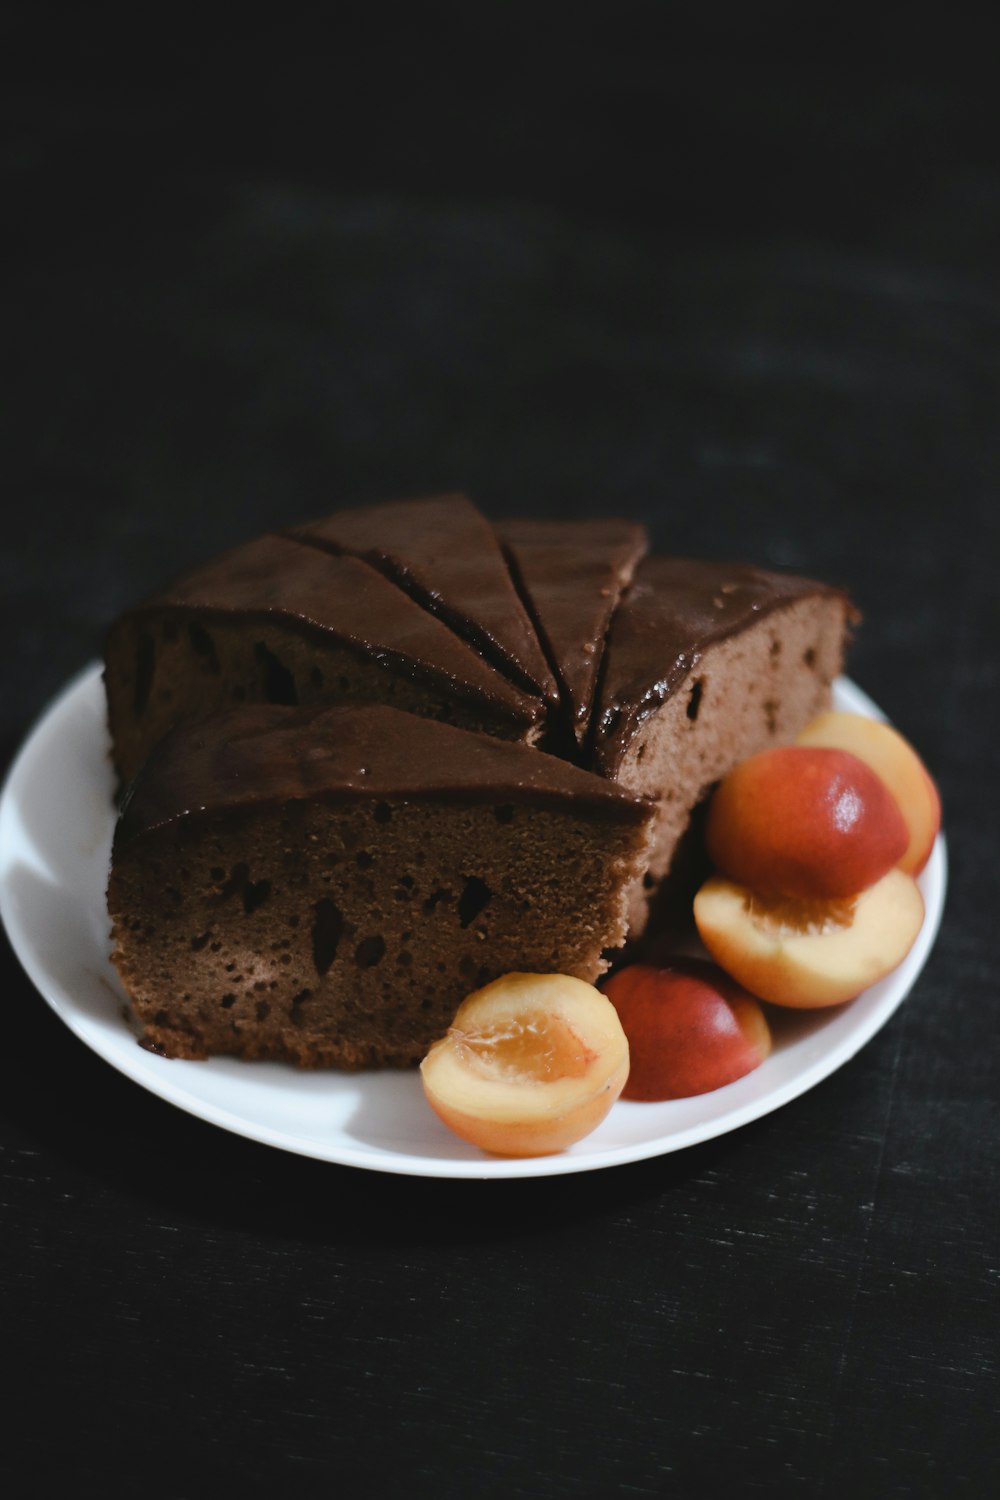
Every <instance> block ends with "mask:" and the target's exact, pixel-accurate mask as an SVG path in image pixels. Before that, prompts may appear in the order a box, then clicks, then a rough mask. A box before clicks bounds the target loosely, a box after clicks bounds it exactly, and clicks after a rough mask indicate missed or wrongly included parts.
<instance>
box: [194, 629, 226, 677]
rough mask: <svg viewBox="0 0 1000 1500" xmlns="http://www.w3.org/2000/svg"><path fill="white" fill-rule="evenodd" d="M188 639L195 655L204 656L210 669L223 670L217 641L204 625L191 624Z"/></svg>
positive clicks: (216, 671) (213, 670)
mask: <svg viewBox="0 0 1000 1500" xmlns="http://www.w3.org/2000/svg"><path fill="white" fill-rule="evenodd" d="M188 640H189V641H190V642H191V650H192V651H193V652H194V654H195V656H202V657H204V659H205V661H206V663H207V665H208V667H209V670H210V671H212V672H215V673H218V672H221V670H222V668H221V667H220V666H219V658H218V656H217V655H216V651H215V642H214V641H213V640H212V637H211V636H210V635H209V633H208V631H207V630H206V629H205V627H204V625H189V626H188Z"/></svg>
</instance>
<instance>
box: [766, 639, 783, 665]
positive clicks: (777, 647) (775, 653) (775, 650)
mask: <svg viewBox="0 0 1000 1500" xmlns="http://www.w3.org/2000/svg"><path fill="white" fill-rule="evenodd" d="M769 654H770V656H771V659H772V661H774V660H777V658H778V657H779V656H780V655H781V642H780V641H779V640H777V639H775V640H773V641H772V642H771V650H770V653H769Z"/></svg>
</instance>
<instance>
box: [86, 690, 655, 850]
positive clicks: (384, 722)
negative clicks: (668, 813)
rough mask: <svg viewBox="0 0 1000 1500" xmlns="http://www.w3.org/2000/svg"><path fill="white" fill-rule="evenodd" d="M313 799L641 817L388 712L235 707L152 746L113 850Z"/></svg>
mask: <svg viewBox="0 0 1000 1500" xmlns="http://www.w3.org/2000/svg"><path fill="white" fill-rule="evenodd" d="M313 798H322V799H323V800H325V801H327V802H332V803H351V802H358V801H362V800H364V801H375V802H379V801H386V802H391V801H413V800H427V801H435V802H452V803H456V802H457V803H475V804H480V803H485V804H487V805H490V804H492V805H496V806H500V807H503V806H505V805H506V804H509V803H513V804H516V805H517V806H524V805H528V806H532V807H539V808H548V809H553V810H556V811H560V810H563V811H566V810H572V811H573V812H574V813H577V812H581V811H585V812H588V813H590V814H591V815H593V816H595V817H597V818H601V819H606V820H607V821H608V822H609V823H615V824H621V825H625V826H633V827H638V826H640V825H641V824H642V823H644V822H645V821H646V819H647V818H648V817H649V816H650V815H651V804H650V803H649V802H648V801H647V800H646V799H644V798H642V797H639V796H636V795H633V794H632V793H629V792H625V791H622V790H621V789H620V788H619V787H617V786H615V785H614V784H613V783H612V782H609V781H605V780H604V779H603V778H601V777H598V776H593V775H591V774H590V772H588V771H582V770H580V769H578V768H577V767H576V766H571V765H568V764H567V763H566V762H565V761H562V760H558V759H556V758H555V757H554V756H551V755H546V754H545V753H544V752H543V751H541V750H535V749H532V748H530V747H529V746H526V745H520V744H512V743H510V742H507V741H504V740H497V739H493V738H492V737H491V736H489V735H484V734H474V733H472V732H470V731H468V730H462V729H456V728H454V727H453V726H452V725H449V724H439V723H437V722H435V721H434V720H431V719H424V718H418V717H416V716H415V715H413V714H408V713H403V712H402V711H401V710H399V709H395V708H388V707H385V706H383V705H367V704H357V705H353V704H349V705H342V706H339V707H335V708H330V707H325V706H317V705H312V706H311V707H308V708H285V707H281V706H279V705H275V704H245V705H242V706H241V707H239V708H235V709H229V710H226V711H225V712H223V713H219V714H213V715H212V716H211V717H210V718H208V719H204V720H202V721H201V722H200V723H198V724H190V723H189V724H186V725H182V726H180V727H178V728H177V729H174V730H173V731H172V732H171V733H170V734H169V735H168V736H167V737H166V738H165V739H164V740H162V741H161V742H160V744H159V745H158V746H157V748H156V749H155V750H154V751H153V753H152V755H151V756H150V758H149V760H148V762H147V763H146V766H145V768H144V770H143V771H142V772H141V773H140V775H139V776H138V777H137V778H136V780H135V781H134V782H133V784H132V786H131V788H130V790H129V793H128V795H127V797H126V800H125V803H124V806H123V809H122V814H121V817H120V819H119V822H118V827H117V830H116V833H115V846H116V849H119V848H121V847H123V846H124V845H126V844H128V843H129V842H131V841H132V840H134V839H136V838H138V837H140V836H141V835H142V834H144V833H147V832H149V831H150V830H151V829H154V828H158V827H162V826H163V825H165V824H169V823H174V822H177V821H179V820H182V819H186V818H191V817H195V818H197V817H200V816H203V815H204V816H214V815H219V814H225V813H227V812H229V811H231V810H233V809H237V808H247V807H257V806H273V805H281V804H284V803H287V802H295V801H302V800H305V799H313ZM567 878H572V872H571V871H567Z"/></svg>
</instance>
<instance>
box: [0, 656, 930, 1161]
mask: <svg viewBox="0 0 1000 1500" xmlns="http://www.w3.org/2000/svg"><path fill="white" fill-rule="evenodd" d="M101 673H102V664H101V662H100V661H92V662H90V663H88V665H87V666H85V667H84V668H82V669H81V670H80V671H79V672H77V673H76V674H74V676H73V677H72V678H70V679H69V681H68V682H67V683H66V684H65V685H64V687H63V688H62V689H61V690H60V691H59V692H58V693H57V694H56V695H55V697H54V698H52V699H51V700H50V702H49V703H48V704H47V706H46V707H45V708H44V709H43V710H42V712H41V713H40V714H39V716H38V717H37V719H36V720H35V722H34V723H33V725H32V726H31V728H30V729H29V731H28V733H27V734H26V736H25V737H24V739H23V741H22V743H21V745H20V748H19V749H18V750H17V752H16V753H15V755H14V757H13V759H12V761H11V764H10V766H9V768H8V771H7V774H6V776H5V778H4V781H3V786H2V788H0V919H2V921H3V925H4V928H5V929H6V932H7V937H8V940H9V942H10V944H11V948H12V949H13V951H14V954H15V956H16V957H17V959H18V962H19V963H20V964H21V967H22V968H23V969H24V971H25V973H26V974H27V976H28V978H29V979H30V981H31V983H32V984H33V985H34V987H35V989H36V990H38V992H39V994H40V995H41V996H42V998H43V999H44V1000H45V1002H46V1003H47V1004H48V1005H49V1007H50V1009H52V1010H53V1011H54V1012H55V1014H56V1015H57V1016H58V1017H59V1019H60V1020H61V1021H62V1022H63V1024H64V1025H66V1026H67V1027H68V1029H69V1030H70V1031H71V1032H72V1033H73V1034H74V1035H75V1036H76V1037H77V1038H78V1040H80V1041H81V1042H83V1044H84V1045H85V1046H87V1047H88V1048H89V1050H91V1051H92V1052H94V1053H96V1054H97V1056H99V1057H100V1058H101V1059H102V1060H103V1061H104V1062H106V1063H108V1064H110V1065H111V1066H112V1067H114V1068H115V1069H116V1071H118V1072H119V1073H121V1074H123V1075H124V1076H125V1077H127V1078H129V1079H130V1080H131V1081H132V1082H133V1083H136V1084H138V1085H139V1087H141V1088H144V1089H146V1090H147V1091H148V1092H150V1093H152V1094H154V1095H155V1096H157V1097H159V1098H161V1099H163V1100H164V1101H165V1102H166V1103H169V1104H172V1105H173V1106H174V1107H176V1108H179V1109H182V1110H184V1111H185V1113H188V1114H192V1115H194V1116H195V1117H197V1118H199V1119H202V1120H204V1121H206V1122H207V1123H209V1124H213V1125H216V1126H218V1127H219V1128H221V1129H223V1130H227V1131H229V1132H230V1133H232V1134H236V1135H240V1136H243V1137H244V1138H246V1139H249V1140H253V1141H256V1142H257V1143H258V1144H261V1145H265V1146H271V1147H273V1148H274V1149H277V1150H283V1151H288V1152H291V1153H293V1154H296V1155H300V1156H306V1157H309V1158H311V1159H313V1160H318V1161H322V1162H325V1163H328V1164H332V1165H338V1166H346V1167H351V1168H356V1169H359V1170H368V1171H379V1172H383V1173H389V1174H393V1175H400V1176H409V1177H413V1176H417V1177H435V1178H439V1179H448V1180H460V1179H475V1180H480V1181H486V1180H489V1181H510V1180H523V1179H525V1178H535V1177H550V1176H561V1175H568V1174H573V1173H579V1172H590V1171H599V1170H604V1169H606V1168H610V1167H614V1166H622V1165H627V1164H629V1163H631V1162H638V1161H646V1160H650V1159H651V1158H653V1157H657V1156H665V1155H672V1154H673V1153H674V1152H676V1151H680V1150H686V1149H687V1148H688V1147H690V1146H694V1145H698V1144H701V1143H702V1142H705V1141H709V1140H713V1139H717V1138H718V1137H719V1136H722V1135H727V1134H730V1133H732V1132H733V1131H735V1130H739V1129H741V1128H742V1127H743V1126H744V1125H747V1124H750V1123H752V1121H754V1120H756V1119H761V1118H763V1117H764V1116H765V1115H768V1114H772V1113H774V1112H775V1111H776V1110H778V1109H781V1108H783V1107H784V1105H786V1104H789V1103H791V1102H792V1101H793V1100H794V1099H796V1098H798V1097H800V1096H801V1095H802V1094H804V1093H807V1092H809V1091H810V1090H811V1089H813V1088H815V1087H816V1086H817V1085H818V1084H820V1083H822V1082H823V1081H824V1079H826V1078H828V1077H829V1076H830V1075H831V1074H833V1073H834V1072H836V1071H837V1070H838V1069H839V1068H841V1067H843V1066H844V1065H845V1064H846V1063H848V1062H850V1061H851V1059H852V1058H853V1057H854V1056H856V1054H857V1053H858V1052H859V1051H860V1050H861V1048H862V1047H864V1046H865V1045H866V1044H867V1043H868V1042H869V1041H870V1040H871V1039H872V1037H873V1036H874V1035H875V1034H876V1032H878V1031H879V1030H881V1028H882V1027H883V1026H884V1025H885V1024H886V1023H887V1022H888V1021H889V1020H890V1018H891V1017H892V1015H893V1014H894V1013H895V1012H896V1010H897V1009H898V1008H899V1006H900V1005H901V1004H902V1002H903V1000H904V999H905V998H906V997H907V995H908V994H909V992H910V990H911V989H912V987H913V985H914V983H915V981H916V979H917V977H918V976H919V974H920V972H921V970H922V969H923V967H924V965H925V963H926V961H927V958H928V956H929V954H930V952H931V950H932V948H933V946H934V942H935V940H936V938H937V934H938V931H939V930H940V926H941V920H942V916H943V912H944V907H945V903H946V896H947V873H948V872H947V863H948V862H947V842H946V838H945V835H944V833H943V832H941V833H939V834H938V836H937V839H936V841H935V846H934V849H933V851H932V854H931V858H930V860H929V861H928V864H927V866H926V868H925V870H924V872H923V874H922V876H921V879H920V883H921V889H922V891H923V894H924V903H925V916H924V922H923V925H922V927H921V930H920V933H919V934H918V936H917V940H916V942H915V943H914V945H913V947H912V948H911V949H910V952H909V953H908V954H907V956H906V958H905V959H904V960H903V962H902V963H901V964H900V965H899V967H898V968H897V969H896V970H894V971H893V973H892V974H891V975H890V976H888V980H884V981H882V985H886V984H887V983H888V981H892V983H891V985H890V989H889V991H888V993H886V994H884V995H883V996H882V997H881V998H880V999H879V1000H878V1001H877V1002H876V1003H874V1004H872V1005H871V1006H870V1007H869V1009H868V1012H867V1014H866V1015H865V1016H864V1018H863V1019H862V1020H861V1021H860V1022H859V1024H858V1025H857V1026H856V1027H852V1028H850V1029H849V1031H848V1034H847V1036H846V1037H845V1038H844V1039H843V1040H842V1041H841V1043H840V1045H839V1046H838V1047H834V1048H832V1049H831V1051H830V1053H821V1054H820V1055H819V1056H818V1057H816V1058H815V1059H814V1060H813V1061H812V1062H811V1063H810V1064H809V1065H807V1066H805V1067H803V1068H802V1069H801V1070H800V1071H799V1072H797V1073H795V1074H794V1075H793V1076H791V1077H789V1078H787V1079H786V1080H785V1081H784V1083H783V1084H780V1085H776V1086H775V1087H773V1088H772V1090H771V1091H770V1092H768V1093H766V1094H765V1095H763V1096H762V1097H755V1098H751V1099H749V1100H748V1101H746V1102H745V1103H744V1104H743V1105H742V1106H739V1105H738V1106H736V1107H734V1108H733V1109H732V1110H730V1111H728V1112H727V1111H725V1110H723V1111H722V1112H721V1113H719V1114H717V1115H714V1116H712V1117H711V1118H709V1119H708V1120H703V1121H701V1122H699V1123H697V1124H693V1125H689V1126H688V1127H687V1128H686V1129H681V1130H679V1131H676V1132H671V1133H669V1134H668V1135H657V1136H651V1137H650V1138H649V1139H648V1140H643V1141H638V1142H637V1141H632V1142H629V1143H627V1144H624V1145H618V1146H614V1147H608V1148H605V1149H604V1150H603V1151H602V1152H601V1153H600V1154H593V1153H591V1154H589V1155H588V1153H587V1151H586V1147H585V1143H584V1142H581V1143H579V1146H580V1147H582V1148H583V1149H577V1148H570V1151H568V1152H562V1153H559V1154H557V1155H553V1156H545V1157H517V1158H504V1157H488V1156H486V1155H485V1154H483V1155H476V1156H473V1157H470V1156H467V1155H464V1154H463V1155H460V1156H455V1157H436V1156H404V1155H399V1154H397V1153H394V1152H392V1151H391V1150H387V1149H385V1148H381V1147H378V1146H373V1145H358V1146H357V1147H352V1146H350V1145H338V1146H337V1147H336V1149H331V1148H330V1146H329V1145H328V1144H327V1143H325V1142H322V1141H320V1140H318V1139H312V1138H310V1137H309V1136H307V1135H305V1134H302V1133H299V1134H292V1133H289V1132H287V1131H284V1130H281V1129H278V1128H274V1127H272V1126H267V1125H265V1124H262V1123H260V1122H259V1121H255V1120H254V1119H252V1118H248V1117H247V1116H245V1115H243V1114H238V1113H234V1112H233V1111H232V1110H228V1109H226V1108H225V1107H224V1106H221V1105H219V1104H217V1103H214V1102H212V1101H208V1100H205V1099H202V1098H199V1097H197V1096H196V1095H194V1094H192V1093H191V1092H190V1091H189V1090H186V1089H185V1088H184V1086H183V1083H182V1082H180V1081H176V1079H175V1078H174V1077H172V1076H171V1074H170V1073H168V1072H167V1071H166V1069H168V1068H179V1067H194V1068H197V1069H199V1070H200V1069H203V1068H212V1066H213V1063H217V1064H218V1063H232V1062H233V1060H232V1059H209V1060H207V1061H206V1062H194V1063H182V1062H179V1061H178V1060H174V1059H165V1058H157V1057H154V1055H153V1054H151V1053H150V1052H148V1051H145V1050H144V1049H142V1048H141V1047H139V1046H138V1044H137V1042H136V1038H135V1033H134V1032H133V1031H131V1030H130V1029H129V1028H128V1027H127V1026H126V1025H125V1023H124V1022H123V1032H122V1036H121V1038H120V1039H119V1042H118V1043H116V1044H115V1045H113V1046H108V1045H106V1044H105V1042H104V1038H103V1037H102V1035H101V1033H100V1031H99V1030H97V1029H95V1028H94V1027H92V1026H90V1025H88V1024H87V1018H86V1017H85V1016H84V1015H82V1014H81V1012H80V1010H79V1007H78V1004H75V1003H74V1000H73V997H72V995H71V994H67V993H65V992H64V991H63V988H62V986H61V985H60V984H58V983H57V982H55V981H54V980H53V976H52V975H51V973H50V972H49V971H48V970H47V969H46V968H45V966H44V964H43V963H41V961H40V959H39V956H38V953H37V951H36V950H37V942H36V941H34V940H33V939H32V936H31V933H30V931H28V929H27V928H26V926H25V924H23V923H22V921H21V919H20V916H19V914H18V913H17V911H16V910H15V909H14V905H13V902H12V899H11V897H10V896H9V893H8V881H7V852H8V851H7V846H8V842H9V839H10V835H9V824H10V821H11V818H12V817H13V816H14V813H15V811H16V808H17V798H18V792H19V789H20V787H21V785H22V783H23V781H24V779H25V778H26V776H27V774H28V773H29V771H30V769H31V768H32V766H33V764H34V762H35V759H36V758H37V756H38V755H39V754H40V753H41V750H42V748H43V746H44V745H45V744H46V742H47V740H48V737H49V736H50V735H51V734H52V733H53V732H54V731H55V730H56V729H57V728H58V726H59V724H60V721H61V720H62V719H63V717H64V716H66V715H69V714H72V711H73V710H74V709H77V710H79V708H80V707H82V706H83V705H84V704H85V702H86V701H87V699H88V697H89V696H90V695H92V694H93V693H94V692H95V690H100V679H101ZM835 690H836V692H837V694H838V695H839V696H840V697H841V698H846V699H847V700H848V702H849V704H850V707H851V710H852V711H856V712H861V713H865V714H867V715H868V716H869V717H872V718H876V719H879V720H882V721H884V722H888V720H887V716H886V715H885V713H884V712H883V711H882V710H881V708H879V706H878V705H877V704H876V703H875V702H874V701H873V700H872V699H871V698H870V697H869V696H868V694H867V693H865V692H864V691H863V689H861V688H860V687H858V686H857V684H856V683H854V682H853V681H852V680H851V679H850V678H848V677H845V676H841V677H838V679H837V680H836V684H835ZM110 815H111V814H110V809H109V816H110ZM108 946H109V948H110V944H109V945H108ZM105 962H106V964H107V968H108V978H109V981H110V982H111V983H112V984H113V986H115V987H119V981H118V979H117V976H116V975H115V973H114V970H113V969H112V968H111V965H110V962H109V961H108V960H107V959H106V960H105ZM871 993H872V992H871V991H865V992H864V994H863V995H862V996H859V997H858V999H857V1000H856V1001H851V1002H849V1005H851V1006H855V1005H857V1004H858V1003H859V1002H860V1001H861V1000H863V999H864V998H865V997H866V996H870V995H871ZM835 1009H836V1010H837V1011H840V1010H841V1009H842V1008H841V1007H836V1008H835ZM126 1041H127V1042H128V1043H129V1044H130V1045H128V1046H126V1045H123V1044H124V1043H125V1042H126ZM155 1064H159V1065H161V1067H160V1068H157V1067H156V1066H153V1065H155ZM239 1066H241V1067H242V1066H246V1064H239ZM263 1066H268V1067H276V1068H283V1067H288V1066H290V1065H284V1064H280V1063H275V1064H266V1065H263ZM762 1066H763V1067H766V1066H767V1064H766V1063H765V1064H763V1065H762ZM292 1071H293V1073H294V1072H295V1071H296V1070H292ZM182 1076H183V1075H182ZM351 1076H352V1079H353V1080H355V1081H356V1080H359V1079H363V1077H364V1075H358V1074H354V1075H351ZM375 1076H379V1075H375ZM748 1076H752V1075H748ZM740 1081H742V1080H740ZM740 1081H738V1083H739V1082H740ZM738 1083H737V1084H734V1085H729V1086H728V1087H729V1088H737V1087H738ZM715 1092H716V1093H717V1094H719V1093H722V1092H723V1091H721V1090H718V1091H715ZM702 1097H706V1096H702ZM623 1106H624V1107H626V1108H632V1109H642V1108H644V1107H645V1106H643V1105H641V1104H639V1105H636V1104H633V1103H631V1102H627V1101H622V1104H620V1105H617V1106H616V1108H621V1107H623ZM443 1128H444V1127H442V1129H443ZM457 1144H461V1145H462V1146H463V1147H464V1143H457ZM466 1149H468V1150H472V1149H473V1148H466ZM574 1150H576V1154H573V1153H574Z"/></svg>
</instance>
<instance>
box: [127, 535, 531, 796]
mask: <svg viewBox="0 0 1000 1500" xmlns="http://www.w3.org/2000/svg"><path fill="white" fill-rule="evenodd" d="M104 677H105V685H106V688H107V696H108V717H109V724H110V729H111V737H112V743H113V746H114V757H115V764H116V767H117V769H118V772H119V775H120V776H121V778H122V780H123V781H124V782H127V781H128V780H129V779H130V778H131V777H132V776H133V775H134V774H135V772H136V771H137V770H138V768H139V767H140V766H141V764H142V763H143V761H144V760H145V758H146V756H147V754H148V753H149V751H150V749H151V748H152V746H153V745H154V744H155V743H156V741H157V740H158V739H160V738H161V736H162V735H163V734H165V733H166V731H167V730H168V729H169V728H171V727H172V726H173V725H174V724H175V723H177V722H178V721H179V720H180V719H182V718H184V717H186V716H191V715H201V714H206V713H210V712H212V711H214V710H216V709H219V708H222V707H226V706H230V705H232V704H234V703H239V702H271V703H281V704H286V705H292V704H300V703H310V702H316V701H328V700H331V699H336V698H341V699H353V700H363V701H368V702H381V703H390V704H392V705H394V706H396V707H398V708H403V709H407V710H409V711H411V712H413V713H418V714H426V715H429V716H431V717H433V718H437V719H442V720H446V721H450V722H451V723H454V724H457V725H460V726H462V727H463V728H468V729H477V730H483V731H485V732H488V733H490V734H494V735H497V736H499V737H500V738H502V739H510V740H518V739H524V740H527V741H533V740H535V739H537V737H538V736H539V734H540V733H541V730H542V727H543V723H544V717H545V709H544V705H543V704H542V702H541V700H540V699H538V698H536V697H532V696H531V695H530V694H528V693H525V692H523V691H521V690H520V689H518V688H516V687H514V686H513V685H512V684H511V683H510V682H508V681H507V679H506V678H505V677H503V676H502V675H501V674H500V673H499V672H497V671H495V670H494V669H493V668H492V667H491V666H490V665H489V664H488V663H487V662H485V661H483V660H482V658H481V657H480V656H479V655H478V654H477V653H476V652H475V651H473V650H472V649H471V647H469V646H467V645H465V644H464V643H463V642H462V641H460V640H459V639H458V638H457V637H456V636H455V635H454V634H453V633H452V632H451V631H450V630H449V629H448V628H447V627H446V626H445V625H443V624H442V623H441V621H440V620H438V619H435V617H434V616H433V615H431V614H428V613H427V611H426V610H424V609H421V607H420V606H419V605H418V604H415V603H414V602H413V600H412V599H410V598H409V597H408V596H407V595H406V594H404V593H403V592H402V591H401V590H400V589H398V588H396V587H395V586H394V585H393V584H391V583H389V582H388V581H387V580H386V579H385V578H384V577H383V576H382V574H381V573H379V572H377V571H376V570H375V569H374V568H371V567H369V566H368V564H367V563H365V562H363V561H361V560H360V559H358V558H354V557H333V556H330V555H329V554H328V553H326V552H321V551H317V549H316V548H314V547H308V546H304V545H303V544H302V543H300V542H295V541H291V540H288V539H287V538H285V537H280V536H264V537H260V538H258V539H257V540H255V541H252V542H249V543H247V544H246V545H245V546H242V547H238V548H236V549H235V550H233V551H231V552H228V553H226V554H225V555H224V556H222V557H220V558H217V559H216V560H215V561H213V562H211V563H208V564H207V565H206V566H204V567H202V568H198V569H197V570H195V571H194V572H191V573H188V574H187V575H186V576H185V577H183V578H181V579H179V580H177V581H176V582H175V583H174V584H172V585H171V586H170V587H169V588H167V589H166V590H164V591H163V592H162V593H160V594H157V595H156V596H155V597H154V598H152V599H149V600H147V601H146V602H145V603H144V604H141V605H139V606H138V607H136V608H134V609H131V610H129V611H127V613H125V614H124V615H122V616H121V617H120V618H119V619H118V620H117V621H116V622H115V624H114V625H113V626H112V628H111V630H110V632H109V634H108V638H107V642H106V649H105V674H104Z"/></svg>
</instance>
